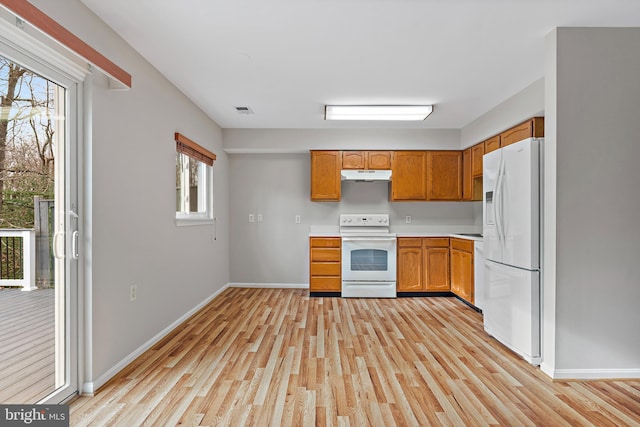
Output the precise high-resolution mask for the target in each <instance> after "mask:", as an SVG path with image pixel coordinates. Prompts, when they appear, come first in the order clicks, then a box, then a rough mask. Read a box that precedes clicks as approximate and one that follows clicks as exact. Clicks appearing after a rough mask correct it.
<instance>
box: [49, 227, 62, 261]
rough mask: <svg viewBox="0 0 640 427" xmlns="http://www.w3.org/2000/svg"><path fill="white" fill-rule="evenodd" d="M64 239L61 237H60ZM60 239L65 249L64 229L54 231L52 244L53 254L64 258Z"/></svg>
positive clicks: (58, 257)
mask: <svg viewBox="0 0 640 427" xmlns="http://www.w3.org/2000/svg"><path fill="white" fill-rule="evenodd" d="M61 237H62V238H63V239H60V238H61ZM60 241H62V245H63V246H62V247H63V249H64V233H63V232H62V231H56V232H55V233H53V242H52V244H51V246H52V249H53V256H54V257H55V258H57V259H63V258H64V250H60Z"/></svg>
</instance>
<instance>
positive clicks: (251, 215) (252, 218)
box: [249, 214, 255, 222]
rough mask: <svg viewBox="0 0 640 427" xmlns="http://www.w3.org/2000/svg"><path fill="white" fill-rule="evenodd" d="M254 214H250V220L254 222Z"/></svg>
mask: <svg viewBox="0 0 640 427" xmlns="http://www.w3.org/2000/svg"><path fill="white" fill-rule="evenodd" d="M254 221H255V220H254V216H253V214H249V222H254Z"/></svg>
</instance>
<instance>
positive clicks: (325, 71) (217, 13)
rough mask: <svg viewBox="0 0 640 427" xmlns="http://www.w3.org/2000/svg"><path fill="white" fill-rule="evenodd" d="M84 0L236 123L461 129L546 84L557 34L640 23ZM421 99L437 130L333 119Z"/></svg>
mask: <svg viewBox="0 0 640 427" xmlns="http://www.w3.org/2000/svg"><path fill="white" fill-rule="evenodd" d="M82 1H83V3H85V4H86V5H87V6H88V7H89V8H90V9H91V10H93V12H94V13H96V14H97V15H98V16H99V17H101V18H102V19H103V20H104V21H105V22H106V23H107V24H108V25H110V26H111V27H112V28H113V29H114V30H115V31H116V32H118V33H119V34H120V35H121V36H122V37H123V38H124V39H125V40H126V41H127V42H128V43H129V44H130V45H131V46H133V47H134V48H135V49H136V50H137V51H138V52H140V54H142V56H144V57H145V58H146V59H147V60H148V61H149V62H150V63H152V64H153V65H154V66H155V67H156V68H157V69H158V70H160V71H161V72H162V73H163V74H164V75H165V76H166V77H167V78H168V79H169V80H170V81H172V82H173V83H174V84H175V85H176V86H177V87H178V88H179V89H180V90H181V91H182V92H184V93H185V94H186V95H187V96H188V97H189V98H191V99H192V100H193V101H194V102H195V103H196V104H197V105H199V106H200V108H202V109H203V110H204V111H205V112H206V113H207V114H208V115H209V116H210V117H211V118H212V119H214V120H215V121H216V122H217V123H218V124H219V125H220V126H221V127H223V128H330V127H333V128H336V127H339V128H345V127H351V128H353V127H383V126H384V127H403V128H461V127H463V126H465V125H467V124H469V123H470V122H471V121H473V120H475V119H476V118H478V117H479V116H481V115H482V114H483V113H485V112H487V111H488V110H489V109H491V108H492V107H494V106H496V105H497V104H498V103H500V102H502V101H503V100H505V99H507V98H508V97H510V96H511V95H513V94H515V93H516V92H518V91H519V90H521V89H523V88H524V87H526V86H528V85H529V84H531V83H533V82H534V81H536V80H537V79H539V78H541V77H543V74H544V54H545V53H544V50H545V48H544V44H545V35H546V34H548V33H549V32H550V31H551V30H552V29H553V28H554V27H560V26H573V27H575V26H615V27H619V26H626V27H637V26H640V0H133V1H132V0H109V1H104V0H82ZM136 78H139V77H138V76H135V75H134V76H133V84H134V86H135V82H136ZM422 103H428V104H431V103H433V104H435V109H434V113H433V114H432V115H431V116H430V117H428V118H427V120H426V121H424V122H414V123H405V122H403V123H391V124H387V123H384V124H380V123H375V124H363V123H355V124H354V123H344V122H325V121H324V120H323V106H324V105H325V104H422ZM236 106H249V107H250V108H251V109H252V110H253V111H254V113H255V114H252V115H241V114H238V113H237V112H236V110H235V108H234V107H236Z"/></svg>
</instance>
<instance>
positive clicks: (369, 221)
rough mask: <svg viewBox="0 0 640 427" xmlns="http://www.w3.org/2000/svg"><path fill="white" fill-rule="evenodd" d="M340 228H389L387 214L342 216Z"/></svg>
mask: <svg viewBox="0 0 640 427" xmlns="http://www.w3.org/2000/svg"><path fill="white" fill-rule="evenodd" d="M340 226H341V227H389V214H342V215H340Z"/></svg>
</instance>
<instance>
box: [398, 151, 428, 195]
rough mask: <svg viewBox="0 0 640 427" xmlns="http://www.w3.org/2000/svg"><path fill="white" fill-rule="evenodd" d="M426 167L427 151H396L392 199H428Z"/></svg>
mask: <svg viewBox="0 0 640 427" xmlns="http://www.w3.org/2000/svg"><path fill="white" fill-rule="evenodd" d="M426 168H427V153H426V151H395V152H394V153H393V157H392V160H391V170H392V172H391V200H426V199H427V180H426Z"/></svg>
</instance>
